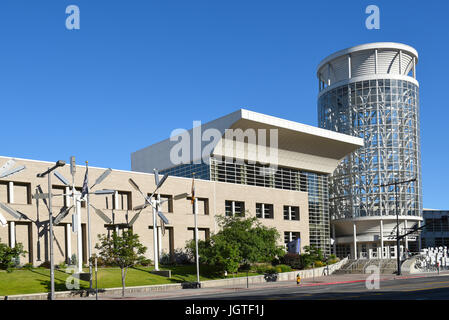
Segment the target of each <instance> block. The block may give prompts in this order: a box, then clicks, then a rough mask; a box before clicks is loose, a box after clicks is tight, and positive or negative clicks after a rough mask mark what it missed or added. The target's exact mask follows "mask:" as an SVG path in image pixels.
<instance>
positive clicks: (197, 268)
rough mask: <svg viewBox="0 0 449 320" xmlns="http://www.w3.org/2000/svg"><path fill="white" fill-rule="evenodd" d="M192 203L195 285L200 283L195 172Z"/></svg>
mask: <svg viewBox="0 0 449 320" xmlns="http://www.w3.org/2000/svg"><path fill="white" fill-rule="evenodd" d="M192 204H193V216H194V220H195V260H196V282H197V285H198V286H199V285H200V261H199V254H198V220H197V213H198V199H197V198H196V197H195V173H193V180H192Z"/></svg>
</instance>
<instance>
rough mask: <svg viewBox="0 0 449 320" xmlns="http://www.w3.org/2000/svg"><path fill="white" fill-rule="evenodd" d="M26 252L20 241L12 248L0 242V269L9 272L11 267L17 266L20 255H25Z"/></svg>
mask: <svg viewBox="0 0 449 320" xmlns="http://www.w3.org/2000/svg"><path fill="white" fill-rule="evenodd" d="M0 241H1V239H0ZM26 253H27V252H26V251H25V250H23V245H22V244H21V243H17V244H16V245H15V247H14V248H11V247H9V246H8V245H6V244H4V243H1V242H0V269H3V270H6V271H8V272H11V271H12V269H13V268H17V267H18V266H19V263H20V260H19V259H20V256H25V254H26Z"/></svg>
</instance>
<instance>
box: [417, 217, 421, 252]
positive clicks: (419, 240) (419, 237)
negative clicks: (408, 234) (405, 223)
mask: <svg viewBox="0 0 449 320" xmlns="http://www.w3.org/2000/svg"><path fill="white" fill-rule="evenodd" d="M419 227H421V221H418V228H419ZM421 234H422V232H420V234H419V236H418V252H421V249H422V243H421Z"/></svg>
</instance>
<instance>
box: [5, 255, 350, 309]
mask: <svg viewBox="0 0 449 320" xmlns="http://www.w3.org/2000/svg"><path fill="white" fill-rule="evenodd" d="M347 260H348V258H345V259H343V260H341V261H339V262H337V263H334V264H332V265H330V266H328V267H320V268H315V269H309V270H299V271H291V272H283V273H279V274H278V278H277V281H296V276H297V275H298V273H299V274H300V276H301V279H307V278H313V277H321V276H325V275H328V274H332V273H334V272H335V271H336V270H338V269H340V268H341V267H342V266H343V265H344V264H345V263H346V262H347ZM327 268H329V269H327ZM328 270H329V273H328ZM247 281H248V283H249V284H258V283H265V282H266V280H265V278H264V276H263V275H260V276H251V277H248V278H246V277H241V278H230V279H219V280H208V281H202V282H201V287H202V288H214V287H230V286H246V283H247ZM182 288H183V285H182V283H175V284H161V285H153V286H139V287H127V288H125V293H126V294H130V293H135V292H139V293H145V292H155V291H168V290H176V289H182ZM121 293H122V288H109V289H101V291H100V290H99V291H98V297H99V298H101V297H102V296H105V295H121ZM94 294H95V293H94ZM87 295H88V294H87V292H86V291H59V292H55V299H63V298H72V297H86V296H87ZM48 297H49V293H34V294H22V295H13V296H0V300H48Z"/></svg>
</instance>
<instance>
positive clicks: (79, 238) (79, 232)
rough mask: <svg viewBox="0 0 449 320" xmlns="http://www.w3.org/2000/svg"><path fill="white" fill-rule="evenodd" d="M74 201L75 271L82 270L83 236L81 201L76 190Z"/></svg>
mask: <svg viewBox="0 0 449 320" xmlns="http://www.w3.org/2000/svg"><path fill="white" fill-rule="evenodd" d="M75 202H76V215H77V219H76V223H77V227H76V228H77V257H76V258H77V260H78V261H77V263H78V266H77V272H78V273H80V272H83V236H82V229H81V201H80V194H79V192H77V194H76V196H75Z"/></svg>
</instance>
